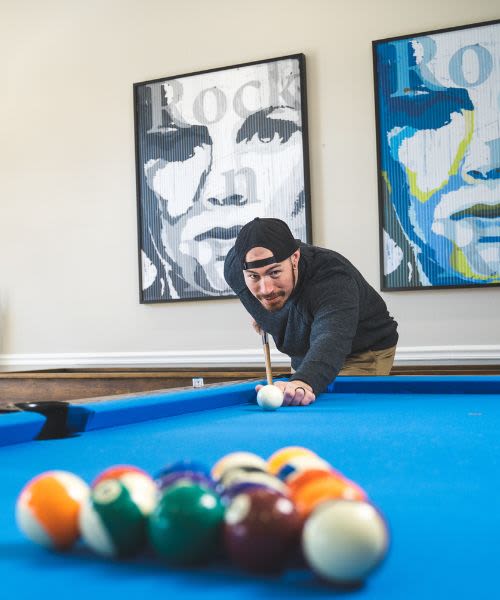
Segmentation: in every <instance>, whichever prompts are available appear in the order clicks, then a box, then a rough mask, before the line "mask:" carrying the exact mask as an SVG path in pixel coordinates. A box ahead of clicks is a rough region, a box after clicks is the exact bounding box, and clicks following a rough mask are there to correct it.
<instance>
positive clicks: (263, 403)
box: [257, 385, 283, 410]
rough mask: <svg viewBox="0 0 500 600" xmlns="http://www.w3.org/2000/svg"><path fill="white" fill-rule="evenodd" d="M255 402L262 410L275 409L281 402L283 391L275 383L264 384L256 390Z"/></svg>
mask: <svg viewBox="0 0 500 600" xmlns="http://www.w3.org/2000/svg"><path fill="white" fill-rule="evenodd" d="M257 404H258V405H259V406H260V407H261V408H263V409H264V410H276V409H277V408H279V407H280V406H281V405H282V404H283V392H282V391H281V390H280V389H279V387H277V386H275V385H264V386H263V387H261V388H260V390H259V391H258V392H257Z"/></svg>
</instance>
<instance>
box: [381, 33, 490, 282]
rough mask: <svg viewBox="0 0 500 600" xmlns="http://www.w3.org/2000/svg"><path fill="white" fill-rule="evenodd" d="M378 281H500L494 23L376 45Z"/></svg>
mask: <svg viewBox="0 0 500 600" xmlns="http://www.w3.org/2000/svg"><path fill="white" fill-rule="evenodd" d="M377 66H378V73H379V91H378V99H379V106H380V111H379V112H380V126H381V140H380V143H381V171H382V173H381V180H382V181H383V185H382V188H383V193H384V211H385V219H386V223H385V228H386V230H387V231H386V235H385V269H384V270H385V281H386V285H387V287H408V286H410V287H418V286H451V285H453V286H464V285H471V284H498V283H500V219H499V217H500V111H499V104H498V102H499V97H500V23H496V24H491V25H487V26H483V27H477V26H475V27H470V28H463V29H458V30H455V31H449V32H446V33H437V34H436V35H432V34H430V35H425V36H415V37H413V38H410V39H405V40H392V41H387V42H384V43H382V44H380V45H379V46H378V48H377Z"/></svg>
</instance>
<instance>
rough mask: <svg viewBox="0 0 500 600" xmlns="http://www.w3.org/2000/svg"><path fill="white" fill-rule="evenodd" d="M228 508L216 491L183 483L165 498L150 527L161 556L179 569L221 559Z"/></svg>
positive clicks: (150, 519) (164, 494)
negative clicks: (218, 552) (220, 552)
mask: <svg viewBox="0 0 500 600" xmlns="http://www.w3.org/2000/svg"><path fill="white" fill-rule="evenodd" d="M224 511H225V507H224V504H223V502H222V500H221V498H220V497H219V496H218V494H216V493H215V492H214V491H213V490H209V489H208V488H206V487H204V486H201V485H198V484H195V483H186V482H179V483H176V484H174V485H172V486H170V487H168V488H167V489H166V490H165V491H164V492H163V494H162V495H161V497H160V499H159V501H158V505H157V506H156V508H155V510H154V511H153V513H152V514H151V516H150V518H149V524H148V534H149V540H150V542H151V545H152V547H153V548H154V550H155V551H156V552H157V554H158V555H159V556H160V557H162V558H164V559H166V560H167V561H168V562H170V563H172V564H177V565H189V564H197V563H202V562H206V561H208V560H209V559H210V558H212V557H213V556H215V555H217V551H218V550H219V542H220V534H221V528H222V524H223V519H224Z"/></svg>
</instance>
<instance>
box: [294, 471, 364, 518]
mask: <svg viewBox="0 0 500 600" xmlns="http://www.w3.org/2000/svg"><path fill="white" fill-rule="evenodd" d="M288 489H289V490H290V497H291V498H292V500H293V502H294V503H295V506H296V508H297V510H298V511H299V513H300V514H301V515H302V517H304V518H305V517H307V516H308V515H309V514H310V513H311V512H312V511H313V510H314V509H315V508H316V506H318V505H319V504H321V503H322V502H325V501H326V500H334V499H335V500H337V499H342V500H366V499H367V496H366V492H365V491H364V490H363V489H362V488H361V487H360V486H359V485H357V484H356V483H355V482H354V481H350V480H349V479H346V478H345V477H339V476H338V475H336V474H335V473H328V472H324V475H323V476H316V477H314V478H311V479H310V480H306V479H305V478H304V480H303V481H302V482H301V484H300V485H298V484H297V483H296V484H295V486H293V485H289V486H288Z"/></svg>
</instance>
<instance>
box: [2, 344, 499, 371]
mask: <svg viewBox="0 0 500 600" xmlns="http://www.w3.org/2000/svg"><path fill="white" fill-rule="evenodd" d="M271 361H272V364H273V366H275V367H277V366H289V365H290V360H289V358H288V357H287V356H285V355H284V354H281V353H280V352H278V351H277V350H276V349H272V350H271ZM395 364H397V365H418V364H425V365H434V364H435V365H467V364H469V365H472V364H475V365H480V364H500V346H499V345H495V346H493V345H485V346H415V347H398V349H397V351H396V359H395ZM263 365H264V359H263V353H262V350H261V349H260V348H256V349H247V350H184V351H179V352H173V351H172V352H170V351H169V352H96V353H92V352H85V353H84V352H78V353H61V354H53V353H50V354H0V370H4V371H5V370H15V369H20V370H27V369H30V370H31V369H62V368H74V369H77V368H113V367H125V368H126V367H130V368H132V367H143V368H146V367H151V368H162V367H163V368H172V367H194V368H195V367H242V368H245V367H253V366H255V367H262V366H263Z"/></svg>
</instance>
